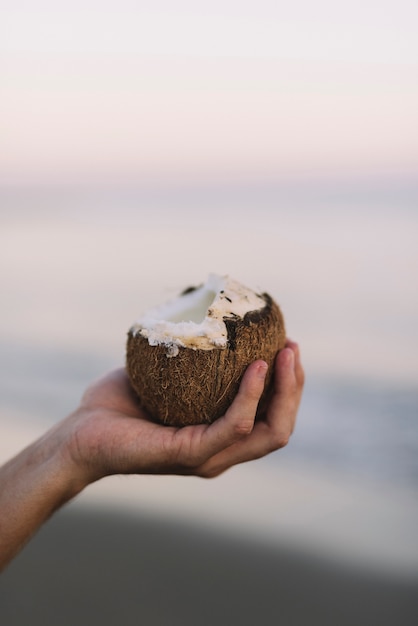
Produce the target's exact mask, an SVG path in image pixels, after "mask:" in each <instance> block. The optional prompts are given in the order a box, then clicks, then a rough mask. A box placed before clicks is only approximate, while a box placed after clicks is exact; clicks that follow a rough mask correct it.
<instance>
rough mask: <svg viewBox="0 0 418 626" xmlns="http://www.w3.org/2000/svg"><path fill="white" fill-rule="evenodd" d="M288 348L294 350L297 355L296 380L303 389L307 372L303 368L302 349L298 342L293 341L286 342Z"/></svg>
mask: <svg viewBox="0 0 418 626" xmlns="http://www.w3.org/2000/svg"><path fill="white" fill-rule="evenodd" d="M286 348H290V349H291V350H293V353H294V355H295V374H296V380H297V382H298V384H299V385H300V386H301V387H303V385H304V383H305V372H304V370H303V367H302V362H301V357H300V347H299V344H298V343H296V341H292V340H291V339H287V340H286Z"/></svg>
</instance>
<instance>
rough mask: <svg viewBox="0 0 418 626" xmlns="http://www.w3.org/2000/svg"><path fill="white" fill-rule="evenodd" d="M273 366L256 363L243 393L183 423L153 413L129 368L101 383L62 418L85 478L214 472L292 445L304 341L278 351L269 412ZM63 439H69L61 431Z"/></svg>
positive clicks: (71, 451)
mask: <svg viewBox="0 0 418 626" xmlns="http://www.w3.org/2000/svg"><path fill="white" fill-rule="evenodd" d="M266 369H267V366H266V364H265V363H264V362H263V361H256V362H255V363H252V364H251V365H250V366H249V367H248V369H247V370H246V373H245V375H244V377H243V380H242V382H241V386H240V389H239V392H238V395H237V396H236V398H235V400H234V401H233V403H232V404H231V406H230V408H229V409H228V411H227V412H226V414H225V416H224V417H221V418H220V419H218V420H217V421H215V422H214V423H213V424H210V425H198V426H185V427H183V428H175V427H169V426H162V425H159V424H156V423H154V422H153V421H151V420H150V419H149V417H148V416H147V414H146V413H145V412H144V411H143V410H142V409H141V408H140V407H139V405H138V401H137V398H136V396H135V394H134V392H133V390H132V388H131V386H130V383H129V379H128V376H127V374H126V372H125V370H124V369H118V370H115V371H113V372H111V373H110V374H108V375H107V376H105V377H104V378H102V379H101V380H99V381H98V382H96V383H94V384H93V385H92V386H91V387H90V388H89V389H88V390H87V391H86V393H85V394H84V396H83V399H82V402H81V405H80V407H79V408H78V409H77V410H76V411H75V413H73V414H72V415H71V416H70V417H69V418H67V420H65V421H64V422H62V423H61V424H60V425H58V427H57V428H58V429H59V431H60V435H61V436H63V437H64V441H66V442H67V443H66V448H67V452H68V454H69V457H70V458H71V460H72V463H73V466H74V472H76V473H77V474H78V476H79V478H80V480H81V482H82V483H85V484H88V483H90V482H93V481H95V480H98V479H99V478H102V477H103V476H106V475H109V474H119V473H124V474H125V473H128V474H131V473H137V474H193V475H196V476H202V477H207V478H209V477H213V476H217V475H219V474H221V473H222V472H224V471H225V470H227V469H228V468H230V467H231V466H233V465H236V464H237V463H243V462H245V461H250V460H252V459H257V458H260V457H262V456H264V455H266V454H268V453H269V452H272V451H274V450H277V449H279V448H282V447H283V446H285V445H286V444H287V442H288V440H289V437H290V435H291V433H292V431H293V428H294V425H295V420H296V414H297V410H298V406H299V403H300V399H301V395H302V389H303V383H304V373H303V369H302V365H301V362H300V355H299V348H298V346H297V344H296V343H294V342H292V341H289V340H288V341H287V343H286V346H285V348H284V349H283V350H281V351H280V353H279V354H278V355H277V358H276V363H275V385H274V392H273V394H272V396H271V398H270V401H269V403H268V406H267V409H266V412H265V415H264V416H258V417H257V420H255V416H256V413H257V406H258V401H259V399H260V396H261V394H262V392H263V388H264V379H265V374H266ZM61 441H62V439H61Z"/></svg>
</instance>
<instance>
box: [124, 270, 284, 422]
mask: <svg viewBox="0 0 418 626" xmlns="http://www.w3.org/2000/svg"><path fill="white" fill-rule="evenodd" d="M284 344H285V327H284V321H283V315H282V313H281V311H280V308H279V306H278V305H277V304H276V303H275V302H274V301H273V299H272V298H271V297H270V296H269V295H268V294H266V293H256V292H255V291H253V290H251V289H249V288H247V287H245V286H243V285H242V284H240V283H239V282H237V281H235V280H233V279H231V278H230V277H228V276H217V275H214V274H211V275H210V276H209V278H208V280H207V281H206V283H205V284H203V285H200V286H199V287H189V288H188V289H186V290H185V291H183V292H182V294H180V296H179V297H178V298H176V299H174V300H171V301H169V302H167V303H166V304H163V305H162V306H159V307H156V308H153V309H151V310H149V311H147V312H146V313H145V314H144V315H142V316H141V318H140V319H138V320H137V322H136V323H135V324H134V325H133V326H132V328H131V329H130V330H129V332H128V341H127V357H126V365H127V372H128V375H129V378H130V381H131V384H132V387H133V388H134V390H135V391H136V393H137V394H138V397H139V401H140V403H141V405H142V407H143V408H144V409H145V410H146V411H147V412H148V413H149V414H150V416H151V417H153V418H154V419H155V420H157V421H160V422H162V423H164V424H169V425H174V426H185V425H189V424H199V423H211V422H213V421H214V420H216V419H217V418H219V417H220V416H221V415H224V414H225V412H226V410H227V409H228V407H229V406H230V404H231V402H232V400H233V399H234V397H235V396H236V394H237V392H238V388H239V385H240V382H241V379H242V376H243V374H244V372H245V370H246V368H247V367H248V365H249V364H250V363H252V362H253V361H256V360H258V359H263V360H264V361H266V362H267V364H268V365H269V370H268V374H267V379H266V385H265V391H264V394H263V398H262V400H265V398H266V397H267V395H268V392H269V388H270V387H271V384H272V376H273V369H274V359H275V356H276V354H277V352H278V350H280V349H281V348H283V346H284Z"/></svg>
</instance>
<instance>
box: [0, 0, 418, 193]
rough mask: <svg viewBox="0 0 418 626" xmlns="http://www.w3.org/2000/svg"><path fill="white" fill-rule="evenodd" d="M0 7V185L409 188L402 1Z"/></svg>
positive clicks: (408, 61) (416, 162) (417, 98)
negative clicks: (394, 181) (337, 180)
mask: <svg viewBox="0 0 418 626" xmlns="http://www.w3.org/2000/svg"><path fill="white" fill-rule="evenodd" d="M194 4H195V3H190V2H180V3H178V7H176V12H173V11H172V9H171V10H170V3H168V2H163V1H161V0H160V1H159V2H154V3H147V2H145V3H141V10H139V9H138V8H137V7H136V6H135V5H136V3H132V2H130V1H129V0H123V1H122V2H118V3H116V2H112V1H107V2H104V3H99V2H96V1H92V0H90V1H87V2H81V1H79V0H76V1H75V2H72V3H71V5H68V3H60V2H58V3H57V2H51V1H49V2H48V1H45V0H44V1H39V2H35V3H29V2H25V1H23V0H16V1H14V2H6V6H5V8H4V9H2V22H1V24H0V58H1V64H2V80H1V85H0V96H1V117H0V145H1V151H0V182H5V183H8V182H18V183H19V182H27V181H29V182H55V181H60V180H65V181H67V180H69V181H71V180H80V179H81V180H95V181H101V180H105V179H109V178H110V179H114V180H118V181H120V180H121V181H128V182H129V181H135V180H149V179H151V180H156V181H157V182H158V181H166V180H178V179H182V180H193V179H202V178H203V179H208V180H219V179H226V180H229V179H230V178H234V179H238V180H240V179H245V180H248V179H255V180H257V179H269V180H274V179H277V178H283V177H284V178H288V177H290V178H295V177H296V178H297V177H302V178H304V177H306V176H314V177H315V176H321V177H324V176H327V177H334V176H337V177H338V176H341V175H342V174H343V173H344V174H345V175H348V176H359V175H361V176H365V175H366V176H367V175H373V176H376V175H377V176H392V177H393V176H394V177H399V176H405V175H406V176H411V175H412V174H413V173H414V172H416V169H417V166H418V141H417V139H418V137H417V135H418V131H417V128H418V73H417V63H418V43H417V40H416V36H415V32H414V28H413V24H416V23H417V20H416V18H417V17H418V15H417V9H416V6H415V3H412V2H409V1H407V0H401V2H394V1H387V2H383V3H382V2H379V3H377V1H375V0H365V1H362V2H360V0H355V1H354V2H352V3H350V7H349V8H348V7H346V8H345V10H344V11H343V12H341V11H340V9H341V7H339V8H338V12H337V11H336V9H335V6H334V5H333V3H331V2H327V1H325V0H321V1H320V2H319V3H318V4H317V3H316V4H315V11H313V10H312V7H311V5H310V4H309V3H308V2H307V0H302V1H301V0H299V2H296V3H293V4H292V6H291V7H281V6H280V3H273V2H266V1H264V2H261V3H257V8H256V7H255V6H253V5H254V3H247V2H243V3H238V2H234V1H232V0H227V1H226V2H223V3H220V2H218V1H216V2H214V3H211V9H210V10H209V9H206V10H205V11H203V10H202V9H199V7H196V6H194Z"/></svg>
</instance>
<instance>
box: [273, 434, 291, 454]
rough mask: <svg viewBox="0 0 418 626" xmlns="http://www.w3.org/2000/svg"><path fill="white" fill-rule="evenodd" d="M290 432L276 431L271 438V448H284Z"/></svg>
mask: <svg viewBox="0 0 418 626" xmlns="http://www.w3.org/2000/svg"><path fill="white" fill-rule="evenodd" d="M289 439H290V433H277V434H276V435H275V436H274V439H273V442H272V444H273V446H274V447H273V450H280V449H281V448H285V447H286V446H287V444H288V443H289Z"/></svg>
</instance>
